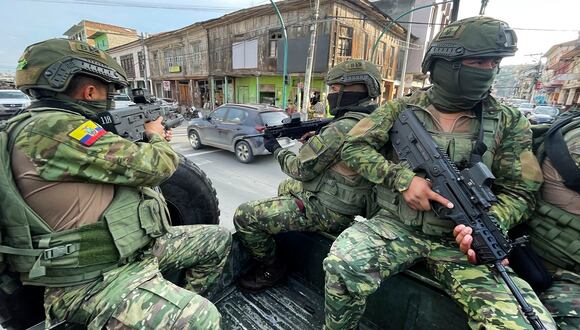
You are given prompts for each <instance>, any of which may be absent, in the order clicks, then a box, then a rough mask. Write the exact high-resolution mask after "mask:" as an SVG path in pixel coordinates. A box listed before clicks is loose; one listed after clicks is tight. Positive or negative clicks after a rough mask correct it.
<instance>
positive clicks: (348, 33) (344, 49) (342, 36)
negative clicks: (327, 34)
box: [338, 26, 353, 56]
mask: <svg viewBox="0 0 580 330" xmlns="http://www.w3.org/2000/svg"><path fill="white" fill-rule="evenodd" d="M352 31H353V29H352V28H351V27H348V26H341V27H340V29H339V32H338V56H352Z"/></svg>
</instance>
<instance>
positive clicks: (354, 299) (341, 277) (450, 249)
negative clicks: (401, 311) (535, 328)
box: [323, 213, 556, 330]
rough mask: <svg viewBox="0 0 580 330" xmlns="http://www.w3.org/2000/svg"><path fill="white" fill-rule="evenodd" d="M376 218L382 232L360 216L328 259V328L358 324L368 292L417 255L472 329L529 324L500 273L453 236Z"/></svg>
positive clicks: (548, 321)
mask: <svg viewBox="0 0 580 330" xmlns="http://www.w3.org/2000/svg"><path fill="white" fill-rule="evenodd" d="M372 220H373V221H377V222H375V223H380V224H381V226H382V229H383V230H382V231H381V235H379V234H377V232H375V231H374V230H372V229H371V228H370V227H368V226H367V225H365V224H364V223H361V222H357V223H355V224H354V225H353V226H352V227H350V228H348V229H347V230H345V231H344V232H342V234H340V236H338V238H337V239H336V241H335V242H334V244H333V245H332V248H331V250H330V253H329V254H328V256H327V257H326V259H325V260H324V263H323V265H324V270H325V272H326V284H325V308H326V320H325V321H326V324H325V328H326V329H352V328H355V327H356V326H357V324H358V322H359V320H360V318H361V316H362V314H363V312H364V310H365V304H366V297H367V296H368V295H370V294H371V293H373V292H375V291H376V290H377V289H378V288H379V286H380V283H381V281H382V280H384V279H387V278H389V277H390V276H392V275H395V274H397V273H398V272H401V271H403V270H405V269H406V268H408V267H410V266H411V265H413V264H414V263H415V262H417V261H419V260H425V261H426V262H427V266H428V268H429V270H430V271H431V273H432V274H433V276H434V277H435V279H436V280H437V281H438V282H439V283H441V285H442V286H443V287H444V289H445V290H446V291H447V293H448V294H449V295H450V296H451V297H452V298H453V299H454V300H456V301H457V302H458V303H459V304H460V305H461V306H462V308H463V310H464V311H465V312H466V313H467V316H468V318H469V326H470V327H471V328H472V329H506V330H507V329H510V330H513V329H531V326H530V325H529V324H528V323H527V322H526V319H525V317H524V316H523V315H522V314H521V313H520V312H519V310H518V304H517V302H516V300H515V299H514V298H513V296H512V294H511V293H510V292H509V290H508V288H507V287H506V286H505V285H504V284H503V282H502V280H501V279H500V278H499V276H495V275H492V274H491V273H490V271H489V269H488V268H487V267H486V266H474V265H471V264H469V263H468V262H467V260H466V257H465V256H464V255H463V254H462V253H461V252H460V251H459V248H458V247H457V245H456V244H454V243H453V242H452V241H449V240H443V239H437V238H434V237H432V236H427V235H424V234H422V233H421V232H420V231H419V230H417V229H413V228H411V227H408V226H405V225H403V224H402V223H400V222H398V221H397V220H393V219H390V218H386V217H382V216H381V213H379V214H378V215H377V216H375V218H373V219H372ZM510 272H511V270H510ZM510 275H512V278H513V279H514V281H515V283H516V284H517V285H518V287H519V288H520V289H521V290H522V292H523V294H524V297H525V298H526V300H527V302H528V303H529V304H530V305H531V306H532V307H533V308H534V311H535V312H536V314H538V315H539V316H540V318H541V319H542V321H543V322H544V324H545V325H546V328H547V329H555V328H556V326H555V324H554V321H553V320H552V318H551V317H550V314H549V313H548V311H547V310H546V309H545V308H544V307H543V306H542V303H541V302H540V301H539V299H538V297H537V296H536V295H535V293H534V292H533V291H532V289H531V288H530V286H529V285H528V284H527V283H526V282H524V281H523V280H521V279H519V278H517V277H516V276H515V274H513V273H510ZM482 327H483V328H482Z"/></svg>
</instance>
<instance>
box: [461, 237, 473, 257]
mask: <svg viewBox="0 0 580 330" xmlns="http://www.w3.org/2000/svg"><path fill="white" fill-rule="evenodd" d="M471 242H473V237H472V236H471V235H465V236H463V239H462V240H461V242H460V243H459V250H461V252H463V253H464V254H468V253H469V250H471Z"/></svg>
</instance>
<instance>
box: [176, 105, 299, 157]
mask: <svg viewBox="0 0 580 330" xmlns="http://www.w3.org/2000/svg"><path fill="white" fill-rule="evenodd" d="M285 118H288V115H287V114H286V112H284V110H282V109H279V108H274V107H270V106H266V105H261V104H260V105H247V104H225V105H222V106H220V107H219V108H217V109H215V110H214V111H212V112H210V113H209V114H208V115H206V116H204V117H203V118H197V119H193V120H191V121H190V122H189V125H188V127H187V135H188V138H189V143H190V144H191V146H192V147H193V149H200V148H202V147H203V146H204V145H208V146H212V147H217V148H220V149H225V150H228V151H232V152H234V154H235V157H236V159H237V160H238V161H240V162H242V163H250V162H251V161H252V160H253V159H254V157H255V156H258V155H267V154H269V152H268V151H267V150H266V149H265V148H264V139H263V138H262V137H261V136H255V137H249V138H244V137H245V136H247V135H252V134H258V133H262V132H264V129H265V128H266V126H275V125H281V124H282V120H283V119H285ZM279 141H280V145H282V146H283V147H284V146H285V147H288V146H291V145H292V144H293V142H292V141H291V140H290V139H280V140H279Z"/></svg>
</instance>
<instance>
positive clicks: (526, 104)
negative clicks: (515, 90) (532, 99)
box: [519, 103, 534, 108]
mask: <svg viewBox="0 0 580 330" xmlns="http://www.w3.org/2000/svg"><path fill="white" fill-rule="evenodd" d="M519 107H520V108H533V107H534V106H533V105H532V104H531V103H522V104H520V105H519Z"/></svg>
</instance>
